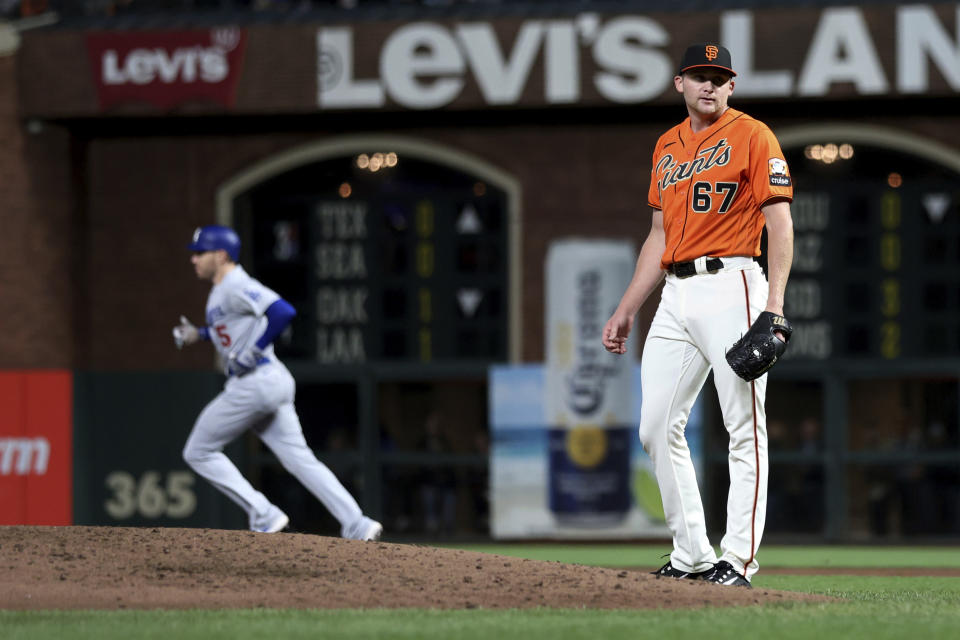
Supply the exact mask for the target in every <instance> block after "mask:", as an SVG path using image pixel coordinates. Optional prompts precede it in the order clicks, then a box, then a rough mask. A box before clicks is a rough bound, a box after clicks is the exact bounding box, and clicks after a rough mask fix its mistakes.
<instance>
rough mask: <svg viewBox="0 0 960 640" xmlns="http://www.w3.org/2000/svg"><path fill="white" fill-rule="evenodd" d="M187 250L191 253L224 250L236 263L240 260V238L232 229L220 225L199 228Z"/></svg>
mask: <svg viewBox="0 0 960 640" xmlns="http://www.w3.org/2000/svg"><path fill="white" fill-rule="evenodd" d="M187 248H188V249H190V250H191V251H216V250H217V249H223V250H224V251H226V252H227V255H228V256H230V259H231V260H233V261H234V262H237V261H238V260H239V259H240V237H239V236H238V235H237V232H236V231H234V230H233V229H231V228H230V227H224V226H221V225H219V224H209V225H207V226H205V227H197V230H196V231H194V232H193V242H191V243H190V244H188V245H187Z"/></svg>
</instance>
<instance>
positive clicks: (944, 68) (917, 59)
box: [897, 5, 960, 93]
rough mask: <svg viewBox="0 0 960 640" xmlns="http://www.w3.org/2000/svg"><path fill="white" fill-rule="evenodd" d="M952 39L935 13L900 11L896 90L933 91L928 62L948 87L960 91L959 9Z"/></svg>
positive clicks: (912, 8) (918, 9)
mask: <svg viewBox="0 0 960 640" xmlns="http://www.w3.org/2000/svg"><path fill="white" fill-rule="evenodd" d="M954 31H955V32H956V36H955V38H951V37H950V34H948V33H947V32H946V30H945V29H944V27H943V25H941V24H940V21H939V20H938V19H937V16H936V14H935V13H934V12H933V9H931V8H930V7H927V6H924V5H912V6H909V7H900V8H898V9H897V34H898V37H897V88H898V89H899V90H900V91H901V92H903V93H924V92H926V91H927V89H928V88H929V87H930V71H929V69H928V68H927V59H928V58H929V59H930V60H932V61H933V62H934V64H935V65H936V67H937V70H938V71H940V73H941V74H943V77H944V79H945V80H946V81H947V84H949V85H950V87H951V88H952V89H954V90H955V91H960V5H958V6H957V18H956V22H955V24H954Z"/></svg>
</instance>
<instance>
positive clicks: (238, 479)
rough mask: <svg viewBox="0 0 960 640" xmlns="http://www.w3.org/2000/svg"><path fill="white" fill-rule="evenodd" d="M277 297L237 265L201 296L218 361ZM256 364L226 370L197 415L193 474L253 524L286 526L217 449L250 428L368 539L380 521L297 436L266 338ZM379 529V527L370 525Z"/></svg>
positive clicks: (257, 328) (259, 329)
mask: <svg viewBox="0 0 960 640" xmlns="http://www.w3.org/2000/svg"><path fill="white" fill-rule="evenodd" d="M277 300H280V296H279V295H277V293H276V292H274V291H273V290H271V289H269V288H268V287H266V286H264V285H263V284H261V283H260V282H258V281H257V280H255V279H254V278H251V277H250V276H249V275H248V274H247V273H246V272H245V271H244V269H243V267H241V266H240V265H237V266H235V267H234V268H233V269H232V270H231V271H230V272H229V273H228V274H227V275H226V277H224V279H223V281H222V282H220V284H218V285H215V286H214V287H213V289H212V290H211V291H210V296H209V298H208V299H207V314H206V320H207V327H208V332H209V337H210V340H211V341H212V342H213V344H214V346H215V347H216V349H217V352H218V354H219V355H220V357H221V359H222V360H223V362H227V361H228V360H229V357H230V355H231V354H234V355H235V354H237V353H241V352H243V351H244V350H245V349H247V348H248V347H250V346H251V345H253V343H254V342H255V341H256V340H257V339H258V338H259V337H260V336H261V335H263V333H264V329H265V328H266V326H267V319H266V317H265V316H264V312H265V311H266V310H267V308H268V307H270V305H272V304H273V303H274V302H276V301H277ZM261 354H262V355H261V357H260V358H259V360H258V365H257V366H256V367H255V368H254V369H252V370H251V371H249V372H247V373H245V374H243V375H229V372H228V377H227V381H226V384H225V385H224V389H223V391H221V392H220V394H218V395H217V397H216V398H214V399H213V400H212V401H211V402H210V403H209V404H208V405H207V406H206V408H204V410H203V411H202V412H201V413H200V416H199V417H198V418H197V421H196V424H194V426H193V431H192V432H191V433H190V437H189V438H188V439H187V443H186V445H185V447H184V449H183V458H184V460H186V462H187V463H188V464H189V465H190V467H191V468H192V469H193V470H194V471H195V472H197V473H198V474H199V475H201V476H203V477H204V478H206V479H207V480H208V481H209V482H210V483H212V484H213V485H214V486H215V487H216V488H217V489H219V490H220V491H222V492H223V493H224V494H226V495H227V496H228V497H229V498H230V499H231V500H233V501H234V502H236V503H237V504H238V505H240V507H242V508H243V509H244V510H245V511H246V512H247V515H248V516H249V520H250V528H251V529H253V530H255V531H276V530H278V529H280V528H283V527H284V526H286V523H287V522H288V519H287V517H286V515H285V514H284V513H283V512H282V511H280V510H279V509H278V508H277V507H276V506H274V505H273V504H272V503H271V502H270V501H269V500H268V499H267V498H266V496H264V495H263V494H262V493H261V492H259V491H257V490H256V489H254V488H253V487H252V486H251V485H250V483H249V482H248V481H247V480H246V478H244V477H243V475H241V474H240V471H239V470H238V469H237V467H236V466H235V465H234V464H233V463H232V462H231V461H230V459H229V458H227V456H225V455H224V453H223V448H224V447H225V446H226V445H227V444H229V443H230V442H231V441H233V440H234V439H236V438H237V437H239V436H240V435H241V434H243V432H244V431H246V430H247V429H252V430H253V431H254V432H255V433H256V434H257V436H259V438H260V439H261V440H262V441H263V442H264V444H266V445H267V446H268V447H269V448H270V450H271V451H273V453H274V454H275V455H276V457H277V458H278V459H279V460H280V462H281V464H283V467H284V468H285V469H286V470H287V471H289V472H290V473H291V474H292V475H293V476H294V477H296V478H297V480H299V481H300V482H301V483H302V484H303V485H304V486H305V487H306V488H307V489H308V490H309V491H310V492H311V493H312V494H313V495H314V496H316V497H317V499H318V500H320V502H322V503H323V505H324V506H325V507H326V508H327V509H328V510H329V511H330V513H331V514H333V516H334V517H335V518H336V519H337V520H338V521H339V522H340V525H341V535H343V536H344V537H347V538H355V539H369V536H371V535H373V533H374V531H375V529H376V528H379V526H380V525H379V524H378V523H376V522H375V521H373V520H371V519H370V518H367V517H365V516H364V515H363V513H362V512H361V510H360V507H359V505H358V504H357V502H356V500H354V499H353V497H352V496H351V495H350V494H349V493H348V492H347V490H346V489H345V488H344V487H343V485H342V484H341V483H340V481H339V480H337V478H336V476H334V475H333V473H332V472H331V471H330V469H328V468H327V467H326V466H325V465H324V464H323V463H322V462H320V461H319V460H317V458H316V456H315V455H314V454H313V451H312V450H311V449H310V447H308V446H307V442H306V440H305V439H304V437H303V430H302V428H301V426H300V420H299V418H298V417H297V412H296V410H295V409H294V404H293V400H294V393H295V383H294V380H293V376H291V375H290V372H289V371H288V370H287V368H286V367H285V366H284V365H283V363H282V362H280V361H279V360H278V359H277V357H276V355H275V354H274V351H273V346H272V345H266V347H265V348H264V349H263V350H262V352H261ZM377 533H378V532H377Z"/></svg>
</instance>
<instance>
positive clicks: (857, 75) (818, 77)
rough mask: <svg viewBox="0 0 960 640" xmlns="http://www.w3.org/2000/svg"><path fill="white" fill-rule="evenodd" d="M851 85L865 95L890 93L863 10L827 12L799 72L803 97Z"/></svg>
mask: <svg viewBox="0 0 960 640" xmlns="http://www.w3.org/2000/svg"><path fill="white" fill-rule="evenodd" d="M837 82H849V83H852V84H853V85H854V87H855V88H856V89H857V92H858V93H861V94H864V95H870V94H877V93H884V92H886V91H887V88H888V84H887V79H886V77H885V76H884V74H883V67H881V66H880V58H879V57H878V56H877V50H876V48H875V47H874V46H873V41H872V40H871V39H870V32H869V30H868V29H867V23H866V21H865V20H864V19H863V13H862V12H861V11H860V9H856V8H853V7H842V8H832V9H825V10H824V11H823V13H822V14H821V15H820V22H819V23H818V24H817V29H816V31H815V32H814V34H813V42H812V43H811V44H810V49H809V51H808V52H807V59H806V61H805V62H804V64H803V70H802V71H801V72H800V81H799V86H798V91H799V93H800V95H804V96H811V95H824V94H825V93H827V92H828V91H829V90H830V85H832V84H834V83H837Z"/></svg>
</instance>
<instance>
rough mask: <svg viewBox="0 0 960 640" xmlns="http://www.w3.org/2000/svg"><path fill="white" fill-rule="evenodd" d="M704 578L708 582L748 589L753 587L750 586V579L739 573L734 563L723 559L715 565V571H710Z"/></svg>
mask: <svg viewBox="0 0 960 640" xmlns="http://www.w3.org/2000/svg"><path fill="white" fill-rule="evenodd" d="M703 579H704V580H706V581H707V582H712V583H713V584H719V585H723V586H725V587H746V588H747V589H752V588H753V587H751V586H750V581H749V580H747V579H746V578H744V577H743V576H742V575H740V574H739V573H737V571H736V569H734V568H733V565H732V564H730V563H729V562H727V561H726V560H721V561H720V562H718V563H717V564H715V565H713V571H710V572H709V573H708V575H707V576H705V577H704V578H703Z"/></svg>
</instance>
